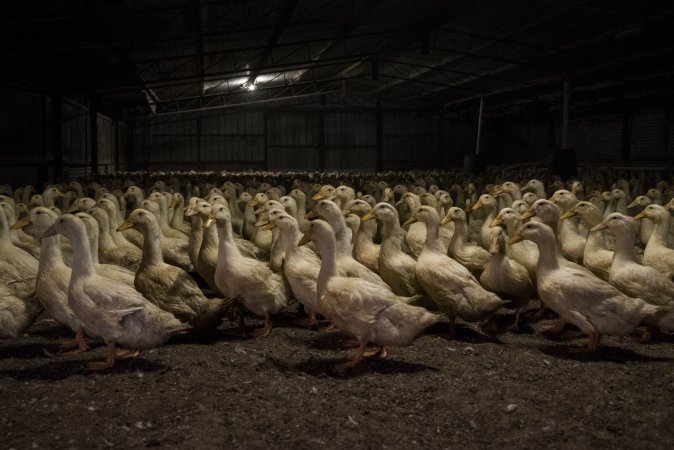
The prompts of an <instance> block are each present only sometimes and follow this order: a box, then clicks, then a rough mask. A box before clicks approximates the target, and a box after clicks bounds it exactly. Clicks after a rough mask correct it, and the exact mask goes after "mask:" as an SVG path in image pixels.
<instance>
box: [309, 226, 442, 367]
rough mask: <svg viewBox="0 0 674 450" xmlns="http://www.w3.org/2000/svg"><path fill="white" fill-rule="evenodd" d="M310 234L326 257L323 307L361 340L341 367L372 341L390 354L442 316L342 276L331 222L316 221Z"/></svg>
mask: <svg viewBox="0 0 674 450" xmlns="http://www.w3.org/2000/svg"><path fill="white" fill-rule="evenodd" d="M309 238H310V239H312V240H314V242H316V244H317V246H318V248H319V251H320V254H321V259H322V264H321V269H320V272H319V274H318V280H317V294H318V305H319V309H320V310H321V311H322V314H323V315H324V316H325V317H326V318H327V319H328V320H330V322H332V323H333V324H334V325H335V326H336V327H337V328H339V329H341V330H342V331H345V332H347V333H350V334H352V335H354V336H355V337H356V339H357V340H358V342H359V346H358V349H357V350H356V353H355V355H354V357H353V359H352V360H351V361H349V362H346V363H343V364H339V365H337V366H336V367H335V369H336V370H337V371H340V372H341V371H344V370H348V369H350V368H353V367H355V366H356V365H358V364H359V363H360V362H361V361H362V360H363V357H364V356H365V348H366V346H367V343H368V342H373V343H375V344H378V345H381V346H382V350H381V351H380V353H379V355H380V357H386V355H387V348H386V347H387V346H388V345H409V344H411V343H412V341H413V340H414V338H416V337H417V336H418V335H419V334H421V333H422V332H423V331H424V330H425V329H426V328H428V327H429V326H431V325H432V324H434V323H436V322H437V321H438V320H439V319H440V316H438V315H436V314H433V313H430V312H428V311H427V310H425V309H424V308H421V307H416V306H410V305H408V304H406V302H409V301H410V300H409V299H408V298H404V297H399V296H397V295H395V294H394V293H392V292H391V291H389V290H387V289H382V287H381V286H379V285H377V284H373V283H370V282H368V281H366V280H363V279H360V278H346V277H340V276H339V275H338V271H337V256H336V248H335V247H336V241H335V237H334V231H333V230H332V228H331V227H330V225H328V224H327V223H325V222H322V221H314V222H312V223H311V225H310V226H309V230H308V234H307V235H305V237H304V238H303V239H302V241H306V240H308V239H309ZM302 241H300V242H302Z"/></svg>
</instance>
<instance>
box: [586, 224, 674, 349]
mask: <svg viewBox="0 0 674 450" xmlns="http://www.w3.org/2000/svg"><path fill="white" fill-rule="evenodd" d="M606 228H607V229H608V230H610V231H611V232H612V233H613V234H615V236H616V249H615V255H614V256H613V263H612V264H611V271H610V275H609V282H610V283H611V284H612V285H614V286H615V287H617V288H618V289H620V290H621V291H622V292H624V293H625V294H627V295H629V296H632V297H639V298H642V299H644V300H645V301H647V302H648V303H650V304H652V305H660V306H667V307H668V308H670V310H669V311H667V312H665V313H663V314H662V315H660V317H657V320H656V321H653V322H651V323H649V327H648V329H647V331H646V333H644V335H643V336H642V340H643V341H647V340H649V339H650V336H651V333H652V332H653V328H654V327H655V326H656V325H657V326H658V327H659V328H660V329H661V330H662V331H665V332H668V333H671V332H674V283H673V282H672V280H670V279H669V278H667V276H666V275H663V274H662V273H660V272H658V271H657V270H656V269H654V268H652V267H649V266H644V265H642V264H639V262H638V261H637V257H636V252H635V251H634V235H635V232H636V228H637V224H636V221H635V220H634V219H633V218H631V217H629V216H625V215H623V214H620V213H613V214H610V215H609V216H608V217H607V218H606V219H604V220H603V221H602V222H601V223H599V224H597V225H596V226H595V227H594V228H593V230H594V231H598V230H603V229H606Z"/></svg>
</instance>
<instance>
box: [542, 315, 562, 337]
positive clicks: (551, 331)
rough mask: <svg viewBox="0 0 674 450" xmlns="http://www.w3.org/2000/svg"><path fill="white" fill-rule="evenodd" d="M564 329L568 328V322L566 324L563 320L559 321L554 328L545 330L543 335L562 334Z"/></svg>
mask: <svg viewBox="0 0 674 450" xmlns="http://www.w3.org/2000/svg"><path fill="white" fill-rule="evenodd" d="M564 328H566V322H564V320H563V319H561V318H560V319H557V323H556V324H554V325H553V326H551V327H549V328H546V329H545V330H542V332H543V333H547V334H555V335H557V334H560V333H561V332H562V331H564Z"/></svg>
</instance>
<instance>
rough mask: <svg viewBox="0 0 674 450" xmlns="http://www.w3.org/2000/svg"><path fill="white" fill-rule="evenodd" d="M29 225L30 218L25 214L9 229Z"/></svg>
mask: <svg viewBox="0 0 674 450" xmlns="http://www.w3.org/2000/svg"><path fill="white" fill-rule="evenodd" d="M28 225H30V220H28V216H25V217H24V218H23V219H21V220H19V221H17V222H16V223H15V224H14V225H12V226H11V227H9V229H10V230H18V229H19V228H24V227H27V226H28Z"/></svg>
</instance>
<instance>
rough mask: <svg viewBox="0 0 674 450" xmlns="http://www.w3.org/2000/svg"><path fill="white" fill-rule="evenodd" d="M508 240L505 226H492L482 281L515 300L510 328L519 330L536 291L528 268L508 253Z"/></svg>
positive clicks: (481, 275) (486, 286)
mask: <svg viewBox="0 0 674 450" xmlns="http://www.w3.org/2000/svg"><path fill="white" fill-rule="evenodd" d="M506 241H507V237H506V234H505V231H504V230H503V228H501V227H493V228H491V241H490V245H489V253H490V259H489V262H488V263H487V266H486V267H485V269H484V271H483V272H482V274H480V282H481V283H482V285H483V286H484V287H485V288H487V289H488V290H490V291H492V292H494V293H495V294H497V295H498V296H499V297H501V298H504V299H507V300H513V301H514V306H515V308H516V312H515V323H513V324H512V325H511V326H510V328H509V329H510V330H511V331H515V332H518V331H519V323H520V315H521V314H522V312H523V311H525V310H526V308H527V305H528V304H529V300H530V299H531V298H533V296H534V295H535V291H534V285H533V283H532V281H531V278H530V277H529V272H528V271H527V269H526V268H525V267H524V266H523V265H521V264H519V263H518V262H516V261H513V260H511V259H510V258H508V256H507V255H506Z"/></svg>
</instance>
